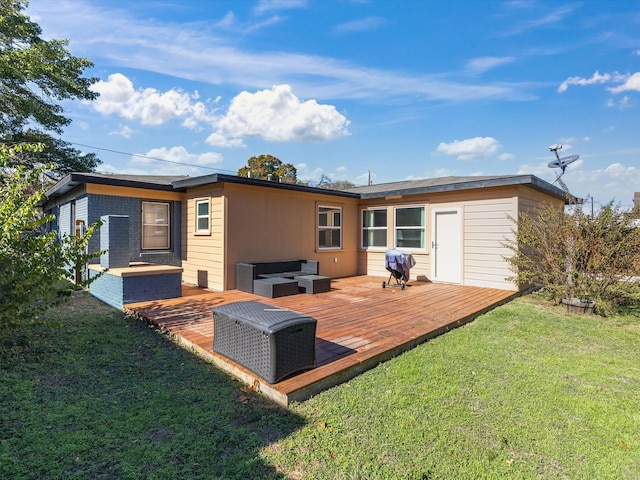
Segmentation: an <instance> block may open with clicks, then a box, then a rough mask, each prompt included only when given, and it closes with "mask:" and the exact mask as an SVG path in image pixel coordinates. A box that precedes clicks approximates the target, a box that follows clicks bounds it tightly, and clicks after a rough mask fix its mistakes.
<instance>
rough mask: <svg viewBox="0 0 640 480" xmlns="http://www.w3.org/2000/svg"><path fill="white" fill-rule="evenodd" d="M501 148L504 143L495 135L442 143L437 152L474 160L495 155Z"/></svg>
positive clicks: (460, 158) (459, 158)
mask: <svg viewBox="0 0 640 480" xmlns="http://www.w3.org/2000/svg"><path fill="white" fill-rule="evenodd" d="M500 148H502V145H500V142H498V141H497V140H496V139H495V138H493V137H475V138H468V139H466V140H454V141H453V142H451V143H444V142H443V143H440V144H439V145H438V148H437V149H436V152H437V153H442V154H445V155H455V156H457V157H458V160H474V159H476V158H487V157H490V156H492V155H495V154H496V152H498V150H500Z"/></svg>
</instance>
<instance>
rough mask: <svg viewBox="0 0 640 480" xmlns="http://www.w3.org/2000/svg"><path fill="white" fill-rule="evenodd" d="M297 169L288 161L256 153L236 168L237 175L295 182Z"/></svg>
mask: <svg viewBox="0 0 640 480" xmlns="http://www.w3.org/2000/svg"><path fill="white" fill-rule="evenodd" d="M297 174H298V172H297V170H296V167H294V166H293V165H292V164H290V163H282V161H281V160H280V159H279V158H276V157H274V156H273V155H266V154H262V155H258V156H257V157H256V156H254V157H251V158H249V160H247V165H246V166H244V167H242V168H241V169H239V170H238V176H239V177H249V178H259V179H262V180H273V181H274V182H282V183H296V182H297Z"/></svg>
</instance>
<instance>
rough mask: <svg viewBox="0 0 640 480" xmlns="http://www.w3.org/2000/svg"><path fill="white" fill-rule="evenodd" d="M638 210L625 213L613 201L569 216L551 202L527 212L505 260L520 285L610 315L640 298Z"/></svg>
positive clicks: (579, 208)
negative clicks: (587, 303)
mask: <svg viewBox="0 0 640 480" xmlns="http://www.w3.org/2000/svg"><path fill="white" fill-rule="evenodd" d="M638 214H639V212H638V210H633V211H624V210H622V209H621V208H620V207H619V206H614V204H613V202H610V203H608V204H607V205H605V206H604V207H602V209H600V211H598V212H597V213H595V214H593V215H590V214H587V213H585V211H584V210H583V208H582V206H581V205H576V206H574V207H573V209H572V211H571V212H564V211H563V210H562V209H559V208H557V207H555V206H553V205H551V204H545V205H544V206H543V207H541V208H540V209H538V210H537V211H535V212H533V213H522V214H521V215H520V216H519V218H518V220H517V221H516V220H514V219H512V221H514V223H515V224H516V226H515V228H514V229H513V234H514V236H513V238H512V239H511V240H507V241H505V246H506V247H507V248H509V249H510V250H511V251H512V252H513V254H512V255H511V256H510V257H505V259H506V260H507V261H508V262H509V264H510V266H511V269H512V271H513V272H514V275H513V276H512V277H510V280H511V281H513V282H514V283H516V284H517V285H520V286H538V287H542V288H543V291H544V292H545V293H546V294H547V295H548V296H549V297H551V298H553V299H554V300H555V301H556V302H560V301H561V299H563V298H579V299H585V300H593V301H595V302H596V309H597V310H598V312H599V313H601V314H606V313H607V312H608V311H610V310H611V309H612V308H615V307H617V306H619V305H621V304H626V303H637V302H638V301H639V300H640V282H639V279H638V277H637V275H638V274H639V270H638V266H639V265H640V228H637V227H634V226H633V219H634V218H637V217H638Z"/></svg>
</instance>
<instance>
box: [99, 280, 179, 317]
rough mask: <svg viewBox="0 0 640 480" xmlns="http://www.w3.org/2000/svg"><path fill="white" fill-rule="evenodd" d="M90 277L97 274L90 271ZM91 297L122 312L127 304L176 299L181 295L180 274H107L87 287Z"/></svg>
mask: <svg viewBox="0 0 640 480" xmlns="http://www.w3.org/2000/svg"><path fill="white" fill-rule="evenodd" d="M89 272H90V275H91V277H95V276H96V275H97V273H96V272H95V271H93V270H90V271H89ZM89 291H90V293H91V295H93V296H94V297H96V298H97V299H99V300H102V301H103V302H104V303H106V304H107V305H111V306H112V307H114V308H117V309H118V310H122V309H123V307H124V305H125V304H127V303H134V302H146V301H150V300H164V299H167V298H178V297H180V296H181V295H182V274H180V273H168V274H161V275H147V276H141V277H119V276H116V275H111V274H109V273H108V272H107V273H105V274H104V275H102V276H101V277H99V278H97V279H96V280H94V281H93V282H92V283H91V285H90V286H89Z"/></svg>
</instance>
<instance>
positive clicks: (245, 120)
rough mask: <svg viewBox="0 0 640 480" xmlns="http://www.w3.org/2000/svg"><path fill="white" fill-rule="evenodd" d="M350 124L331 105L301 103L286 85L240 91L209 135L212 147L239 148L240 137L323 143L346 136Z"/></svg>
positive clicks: (313, 101) (308, 101) (311, 102)
mask: <svg viewBox="0 0 640 480" xmlns="http://www.w3.org/2000/svg"><path fill="white" fill-rule="evenodd" d="M348 125H349V121H348V120H347V119H346V117H344V116H343V115H341V114H340V113H338V111H337V110H336V108H335V107H334V106H333V105H321V104H319V103H318V102H316V101H315V100H307V101H301V100H300V99H299V98H298V97H297V96H295V95H294V94H293V92H292V90H291V87H290V86H289V85H278V86H274V87H273V88H272V89H271V90H262V91H258V92H256V93H250V92H246V91H244V92H241V93H240V94H238V95H237V96H236V97H235V98H234V99H233V100H232V101H231V105H230V106H229V109H228V110H227V113H226V115H225V116H224V117H223V118H221V119H220V120H219V121H218V122H217V124H216V126H217V131H216V132H214V133H213V135H211V136H209V138H208V139H207V142H208V143H209V144H211V145H221V144H225V142H226V146H230V145H233V144H234V143H235V144H238V145H239V142H240V139H241V138H243V137H259V138H262V139H264V140H268V141H281V142H282V141H300V142H326V141H328V140H332V139H334V138H338V137H343V136H346V135H349V131H348V129H347V127H348Z"/></svg>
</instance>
